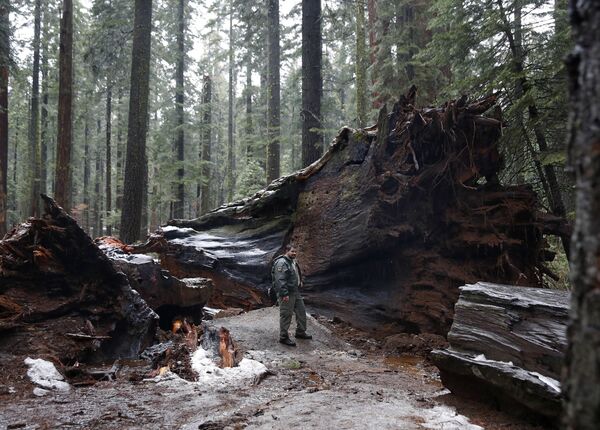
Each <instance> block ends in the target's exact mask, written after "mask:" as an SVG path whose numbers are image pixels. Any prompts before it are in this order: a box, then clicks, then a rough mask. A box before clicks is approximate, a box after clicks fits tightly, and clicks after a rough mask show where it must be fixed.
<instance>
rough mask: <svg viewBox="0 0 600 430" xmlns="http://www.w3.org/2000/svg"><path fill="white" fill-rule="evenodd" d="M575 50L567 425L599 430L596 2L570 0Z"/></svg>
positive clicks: (599, 7)
mask: <svg viewBox="0 0 600 430" xmlns="http://www.w3.org/2000/svg"><path fill="white" fill-rule="evenodd" d="M570 8H571V10H570V16H571V22H572V24H573V33H574V38H575V46H576V48H575V50H574V51H573V54H571V56H570V57H569V59H568V69H569V74H570V93H571V109H572V112H571V117H570V133H571V135H570V139H569V148H570V156H571V164H572V167H573V168H574V170H575V173H576V176H577V204H576V211H577V219H576V222H575V231H574V233H573V241H572V247H573V253H572V257H571V281H572V282H573V291H572V296H571V323H570V326H569V330H568V338H569V346H568V349H567V360H566V366H567V372H566V373H567V380H566V387H565V392H566V414H565V416H566V427H567V428H568V429H572V430H575V429H577V430H592V429H597V428H598V422H599V418H600V384H598V381H599V380H600V348H598V345H600V325H599V323H598V321H600V258H599V256H600V218H599V217H598V214H600V182H599V181H598V178H600V129H599V128H598V123H599V122H600V86H599V85H598V82H599V80H600V39H599V38H598V34H599V32H600V3H599V2H597V1H596V0H580V1H578V2H574V1H572V2H570Z"/></svg>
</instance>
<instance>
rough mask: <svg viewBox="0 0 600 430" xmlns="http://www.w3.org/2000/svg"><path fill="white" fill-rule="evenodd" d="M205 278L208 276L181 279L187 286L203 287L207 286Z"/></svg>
mask: <svg viewBox="0 0 600 430" xmlns="http://www.w3.org/2000/svg"><path fill="white" fill-rule="evenodd" d="M205 279H206V278H182V279H181V281H183V283H184V284H185V286H186V287H188V288H201V287H204V286H206V284H205V283H204V280H205ZM204 309H206V308H204Z"/></svg>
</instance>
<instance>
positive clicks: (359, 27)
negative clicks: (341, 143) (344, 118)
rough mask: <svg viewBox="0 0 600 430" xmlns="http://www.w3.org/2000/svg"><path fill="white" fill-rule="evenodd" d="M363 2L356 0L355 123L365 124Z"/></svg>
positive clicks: (365, 88)
mask: <svg viewBox="0 0 600 430" xmlns="http://www.w3.org/2000/svg"><path fill="white" fill-rule="evenodd" d="M365 37H366V35H365V0H356V57H355V62H356V65H355V68H356V72H355V73H356V122H357V124H358V127H359V128H361V127H364V126H365V125H366V122H367V68H366V57H367V47H366V43H365Z"/></svg>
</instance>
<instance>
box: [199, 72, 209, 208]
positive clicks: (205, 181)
mask: <svg viewBox="0 0 600 430" xmlns="http://www.w3.org/2000/svg"><path fill="white" fill-rule="evenodd" d="M211 98H212V81H211V79H210V76H205V77H204V88H203V89H202V109H203V115H202V127H203V128H202V154H201V160H202V177H201V181H202V182H201V187H200V193H201V194H200V198H201V201H200V212H201V213H203V214H204V213H206V212H208V211H209V209H210V206H211V205H210V182H211V181H210V178H211V170H212V169H211V165H210V153H211V143H212V142H211V140H212V100H211Z"/></svg>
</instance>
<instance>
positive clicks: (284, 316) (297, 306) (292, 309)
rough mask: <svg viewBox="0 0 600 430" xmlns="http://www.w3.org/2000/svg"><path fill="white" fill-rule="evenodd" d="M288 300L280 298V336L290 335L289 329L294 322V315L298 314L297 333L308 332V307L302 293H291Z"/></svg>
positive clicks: (281, 337) (282, 337)
mask: <svg viewBox="0 0 600 430" xmlns="http://www.w3.org/2000/svg"><path fill="white" fill-rule="evenodd" d="M288 297H289V298H290V299H289V300H288V301H287V302H284V301H283V300H281V297H280V298H279V338H280V339H286V338H288V337H289V334H288V329H289V328H290V324H291V323H292V315H294V314H295V315H296V334H305V333H306V309H305V308H304V299H302V296H300V293H290V295H289V296H288Z"/></svg>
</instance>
